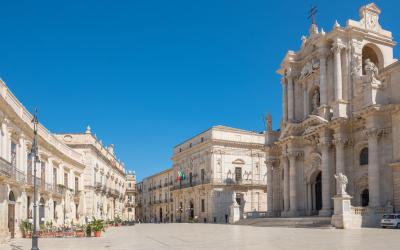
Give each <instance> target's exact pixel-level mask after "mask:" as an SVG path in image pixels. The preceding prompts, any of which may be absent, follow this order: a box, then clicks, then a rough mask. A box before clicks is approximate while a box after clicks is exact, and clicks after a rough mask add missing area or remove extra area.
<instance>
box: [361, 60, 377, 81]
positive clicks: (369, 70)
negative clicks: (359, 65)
mask: <svg viewBox="0 0 400 250" xmlns="http://www.w3.org/2000/svg"><path fill="white" fill-rule="evenodd" d="M364 62H365V67H364V69H365V73H366V75H367V76H369V77H371V79H372V80H374V79H376V78H377V76H378V73H379V71H378V67H376V65H375V63H373V62H372V61H371V60H370V59H369V58H368V59H365V61H364Z"/></svg>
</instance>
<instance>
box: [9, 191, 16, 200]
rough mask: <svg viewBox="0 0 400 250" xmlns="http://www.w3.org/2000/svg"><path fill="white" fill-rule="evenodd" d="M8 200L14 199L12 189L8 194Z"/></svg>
mask: <svg viewBox="0 0 400 250" xmlns="http://www.w3.org/2000/svg"><path fill="white" fill-rule="evenodd" d="M8 200H9V201H15V196H14V193H13V191H10V193H9V194H8Z"/></svg>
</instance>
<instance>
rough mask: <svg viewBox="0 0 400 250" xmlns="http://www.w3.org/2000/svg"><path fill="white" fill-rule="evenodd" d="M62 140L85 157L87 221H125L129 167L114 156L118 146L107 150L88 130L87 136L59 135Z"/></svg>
mask: <svg viewBox="0 0 400 250" xmlns="http://www.w3.org/2000/svg"><path fill="white" fill-rule="evenodd" d="M56 136H57V138H59V140H62V141H63V142H64V143H65V144H66V145H68V146H69V147H71V148H73V149H75V150H76V151H77V152H79V153H80V154H82V156H83V159H84V162H85V165H86V167H85V170H84V188H85V196H84V199H85V209H84V215H85V217H87V218H91V216H94V217H96V218H102V219H104V220H113V219H114V218H115V217H116V216H118V217H119V218H122V217H123V211H124V202H125V197H124V195H125V178H126V176H125V167H124V165H123V164H122V163H121V162H120V161H119V160H118V159H117V158H116V156H115V154H114V145H113V144H111V145H109V146H108V147H105V146H104V145H103V143H102V142H101V140H98V139H97V137H96V135H95V134H93V133H92V132H91V130H90V127H87V128H86V131H85V132H84V133H79V134H57V135H56Z"/></svg>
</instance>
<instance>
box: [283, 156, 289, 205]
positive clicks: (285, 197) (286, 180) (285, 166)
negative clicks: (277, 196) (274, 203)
mask: <svg viewBox="0 0 400 250" xmlns="http://www.w3.org/2000/svg"><path fill="white" fill-rule="evenodd" d="M283 175H284V177H283V205H284V209H283V210H284V211H285V212H287V211H289V164H288V159H287V157H284V158H283Z"/></svg>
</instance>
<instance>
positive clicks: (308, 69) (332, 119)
mask: <svg viewBox="0 0 400 250" xmlns="http://www.w3.org/2000/svg"><path fill="white" fill-rule="evenodd" d="M359 13H360V20H359V21H354V20H348V21H347V23H346V25H345V26H343V27H342V26H341V25H340V24H339V23H338V22H335V24H334V26H333V28H332V30H331V31H330V32H324V31H323V30H322V29H321V30H320V29H318V27H317V25H316V24H315V23H313V24H312V25H311V28H310V30H309V35H308V36H307V37H303V38H302V40H303V42H302V44H301V48H300V50H299V51H297V52H294V51H289V52H288V53H287V54H286V56H285V58H284V59H283V62H282V64H281V68H280V69H279V70H278V73H279V74H281V75H282V89H283V98H282V99H283V103H282V105H283V121H282V124H281V128H280V130H278V131H272V130H269V131H267V133H266V162H267V168H268V180H269V183H268V184H269V190H268V191H269V192H268V203H267V204H268V212H269V214H270V215H272V216H304V215H316V214H318V215H321V216H331V215H332V211H333V202H332V197H333V196H334V195H335V194H336V193H337V191H336V182H335V178H334V176H335V174H337V175H339V174H340V173H342V174H344V175H345V176H347V178H348V180H349V184H348V187H347V192H348V193H349V194H350V195H351V196H352V197H353V198H352V201H351V203H352V205H353V206H354V207H366V208H368V209H369V210H368V211H369V212H379V211H387V209H389V210H390V208H392V207H394V209H395V210H396V211H400V112H399V111H400V105H399V104H400V84H399V83H400V63H399V62H398V61H397V60H396V59H395V58H393V48H394V46H395V42H394V41H393V38H392V34H391V32H390V31H387V30H384V29H383V28H382V27H381V25H380V24H379V15H380V13H381V11H380V9H379V8H378V7H377V6H376V5H375V4H373V3H372V4H368V5H366V6H363V7H362V8H361V9H360V11H359ZM354 207H353V210H354Z"/></svg>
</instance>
